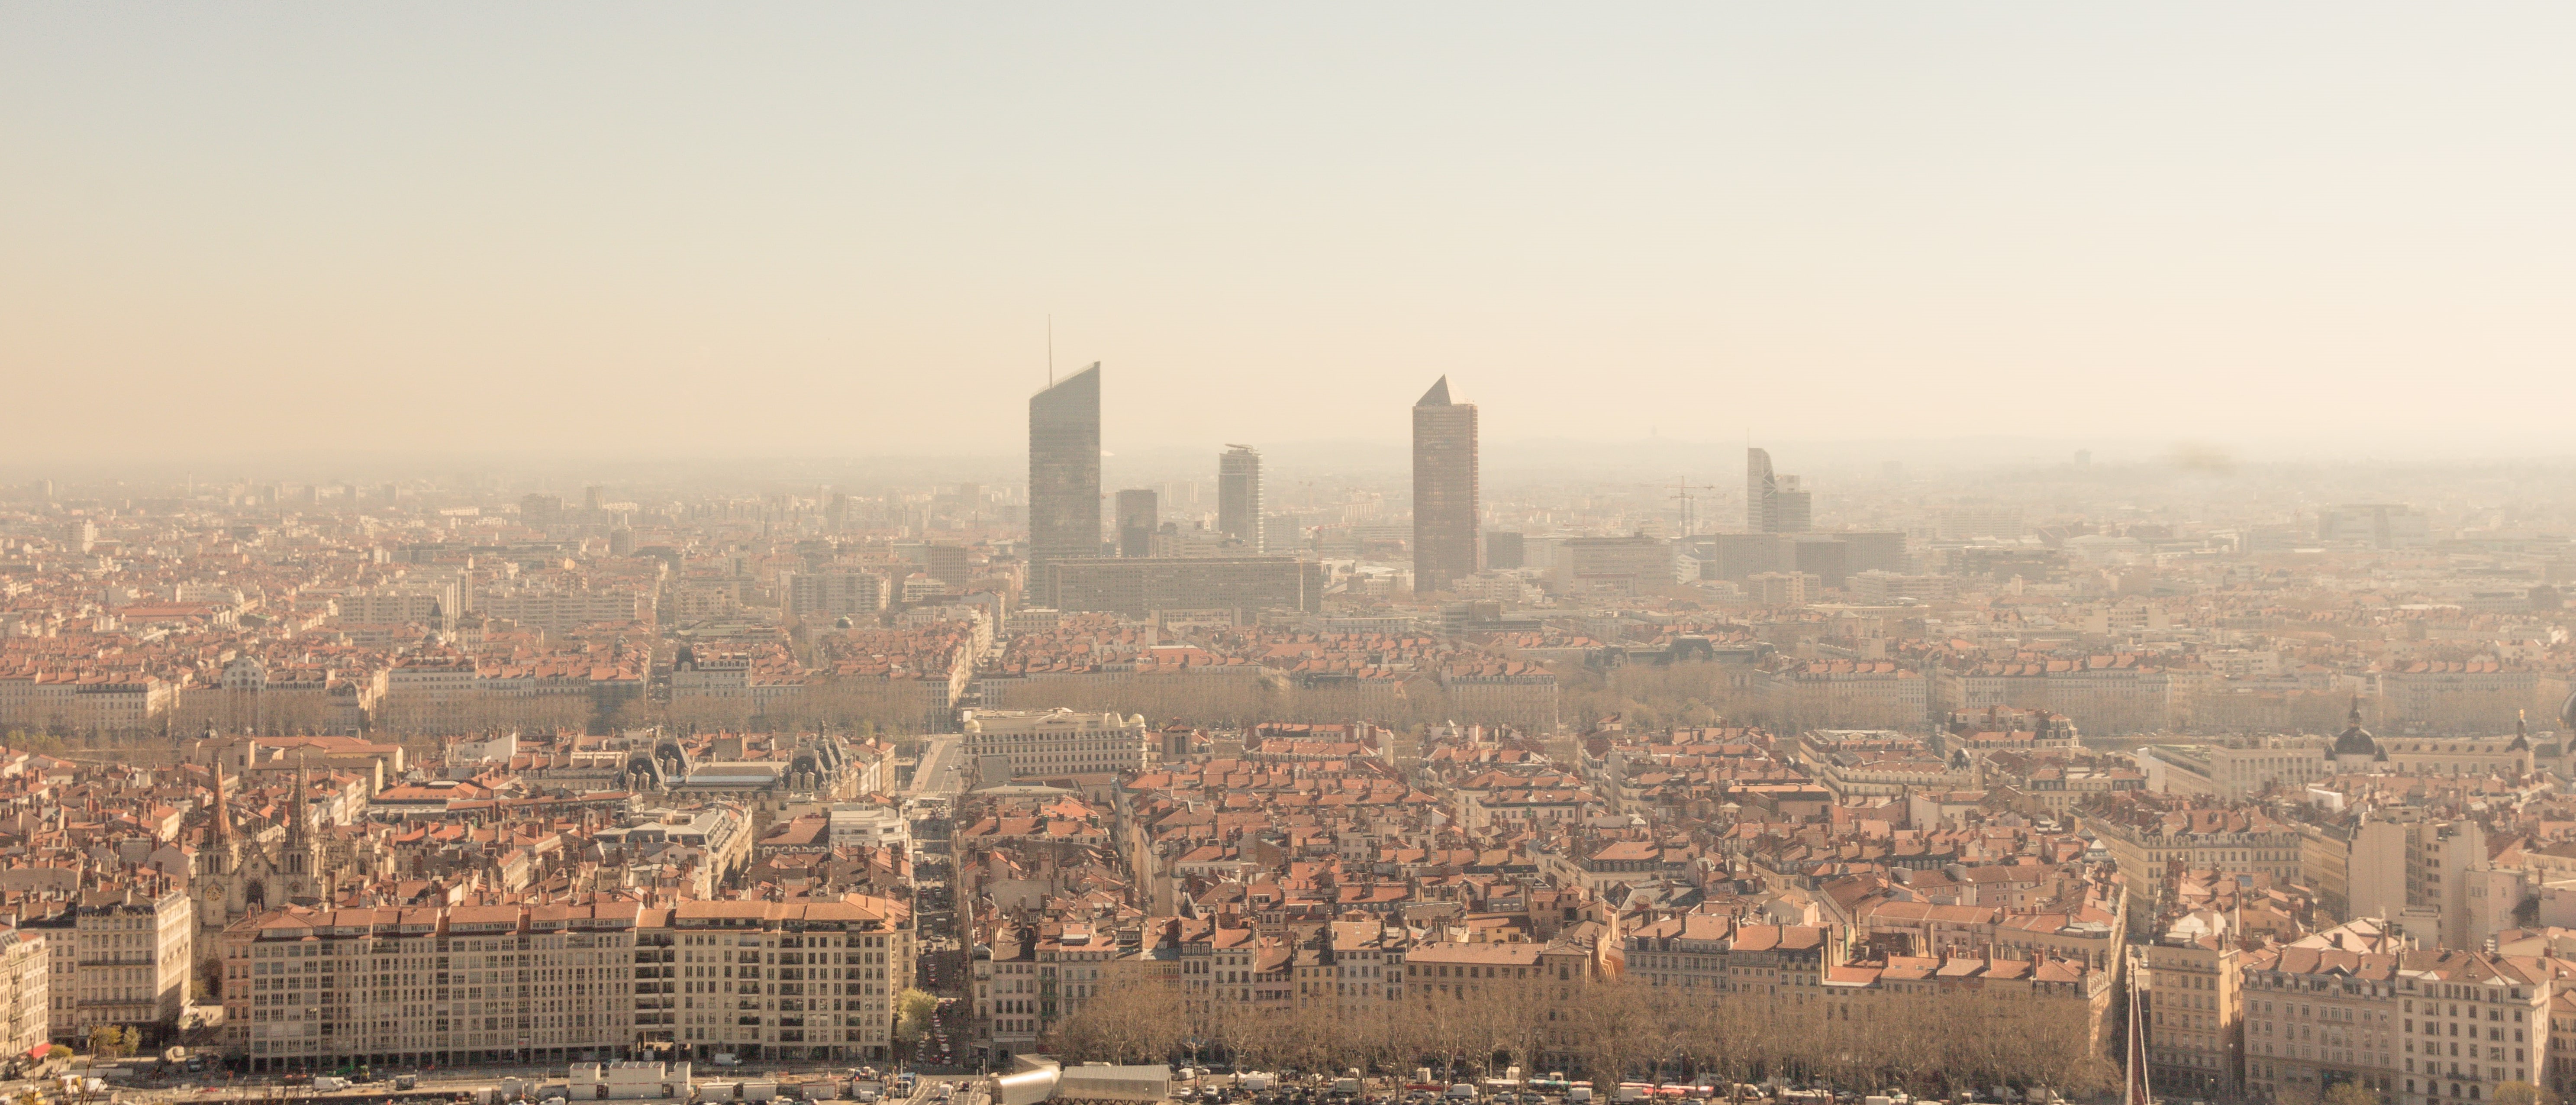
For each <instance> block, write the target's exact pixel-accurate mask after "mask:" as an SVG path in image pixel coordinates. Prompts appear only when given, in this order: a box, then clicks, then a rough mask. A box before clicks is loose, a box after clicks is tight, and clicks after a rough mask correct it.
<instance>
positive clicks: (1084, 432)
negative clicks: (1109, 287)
mask: <svg viewBox="0 0 2576 1105" xmlns="http://www.w3.org/2000/svg"><path fill="white" fill-rule="evenodd" d="M1098 555H1100V365H1099V363H1098V362H1093V363H1092V365H1091V367H1089V368H1086V369H1083V370H1082V371H1080V372H1077V373H1074V374H1073V375H1071V376H1067V377H1065V378H1064V379H1062V380H1058V381H1056V383H1055V385H1054V386H1053V387H1050V388H1048V389H1046V390H1045V391H1041V392H1039V393H1037V394H1036V395H1032V396H1030V397H1029V564H1030V565H1031V566H1033V567H1034V566H1037V565H1042V564H1045V563H1047V562H1049V561H1054V560H1064V559H1067V558H1071V557H1090V556H1098Z"/></svg>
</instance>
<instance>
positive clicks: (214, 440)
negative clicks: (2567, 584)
mask: <svg viewBox="0 0 2576 1105" xmlns="http://www.w3.org/2000/svg"><path fill="white" fill-rule="evenodd" d="M986 14H989V13H981V14H979V13H974V12H971V11H959V10H946V11H937V12H900V11H864V10H862V11H852V10H847V9H841V8H833V7H826V6H819V5H816V6H786V7H779V8H772V9H766V10H764V11H761V12H756V13H735V15H734V16H733V17H729V18H726V19H724V20H721V21H718V20H711V19H708V18H706V17H705V14H704V13H694V12H690V11H688V10H686V9H678V8H665V9H655V8H649V7H647V8H628V7H619V8H608V7H595V6H589V7H586V6H579V5H575V6H566V7H559V8H552V9H546V10H542V11H529V10H525V9H515V8H501V7H498V6H477V5H470V4H469V5H458V6H442V7H440V8H438V9H435V10H380V9H348V8H332V7H321V6H311V7H297V6H286V7H274V8H261V9H238V8H203V9H176V10H160V11H155V12H153V13H152V16H151V18H149V19H137V18H133V17H132V15H131V14H130V13H129V12H127V11H123V10H119V9H113V8H100V7H95V6H66V7H37V6H19V7H15V8H12V9H9V10H8V11H6V12H0V113H5V114H0V129H5V132H6V133H7V135H8V137H9V141H10V145H11V146H12V148H13V152H14V153H16V154H17V155H18V156H17V157H16V158H15V161H16V162H17V165H18V171H17V173H16V174H15V176H14V178H13V181H12V185H11V189H12V200H13V202H11V203H9V204H5V205H0V243H5V248H0V332H5V333H7V334H9V335H10V338H9V341H8V343H7V347H6V352H5V359H6V360H5V363H6V364H7V366H8V369H9V379H10V382H11V385H12V388H13V391H14V393H15V396H14V397H15V398H16V400H17V401H16V402H13V403H11V404H10V405H9V408H8V413H7V414H6V415H5V416H0V465H7V466H9V467H11V468H23V467H27V466H30V465H39V466H40V465H43V464H61V463H113V462H143V461H152V462H161V461H180V462H185V461H187V460H189V459H190V458H194V457H222V456H245V455H278V454H298V455H317V454H347V453H362V452H374V453H391V454H406V455H420V454H434V455H441V456H447V455H464V456H472V455H492V456H512V455H523V454H544V455H563V454H573V455H598V456H611V455H616V456H641V457H655V456H659V457H674V458H677V457H759V456H836V457H850V456H869V457H911V456H918V457H945V456H960V455H1009V454H1013V453H1016V452H1018V451H1019V449H1020V447H1021V446H1020V442H1021V439H1022V437H1023V435H1024V434H1025V426H1024V424H1023V422H1024V419H1023V404H1024V402H1025V399H1026V397H1027V396H1028V395H1029V394H1031V393H1033V392H1035V391H1037V390H1039V389H1040V388H1042V387H1044V386H1045V383H1046V378H1047V374H1048V371H1049V363H1050V358H1052V362H1053V366H1054V368H1055V370H1056V371H1059V372H1068V371H1071V370H1073V369H1075V368H1078V367H1079V366H1081V365H1084V364H1088V363H1090V362H1092V361H1095V360H1097V361H1101V362H1104V363H1105V366H1106V369H1105V371H1106V377H1105V380H1104V394H1103V404H1104V426H1103V437H1104V444H1105V447H1107V448H1108V449H1110V450H1112V451H1113V452H1114V451H1117V450H1120V449H1126V450H1131V451H1134V450H1145V449H1154V448H1163V447H1174V448H1180V447H1190V448H1195V447H1200V443H1202V442H1204V443H1208V444H1216V443H1223V442H1227V441H1252V442H1272V443H1277V442H1294V441H1367V442H1388V443H1401V442H1402V441H1403V439H1404V437H1405V433H1406V418H1407V417H1408V416H1407V413H1406V412H1407V410H1408V408H1409V406H1410V404H1411V402H1412V400H1413V399H1414V397H1415V396H1417V395H1418V394H1419V393H1420V392H1421V390H1422V389H1423V388H1424V387H1425V386H1427V385H1428V383H1429V382H1430V381H1431V380H1433V379H1435V378H1437V377H1439V376H1441V375H1444V374H1446V375H1448V376H1449V377H1450V378H1451V379H1452V381H1453V384H1454V386H1455V387H1456V388H1457V389H1458V393H1459V396H1460V398H1461V399H1462V400H1464V401H1469V402H1475V403H1477V404H1479V406H1480V408H1481V409H1482V411H1483V419H1484V424H1485V432H1486V434H1487V436H1488V439H1489V440H1490V441H1491V442H1492V443H1493V444H1494V446H1495V449H1496V451H1497V452H1499V451H1500V450H1501V449H1502V448H1503V447H1504V446H1505V445H1507V444H1508V443H1511V442H1515V441H1538V440H1563V441H1591V442H1628V441H1636V440H1642V439H1651V438H1668V439H1675V440H1682V441H1701V442H1707V443H1710V445H1711V446H1712V447H1717V446H1722V445H1729V444H1731V445H1733V446H1734V447H1738V448H1740V446H1741V444H1742V443H1744V442H1747V441H1758V442H1763V443H1768V444H1774V445H1777V444H1779V443H1784V442H1802V441H1804V442H1862V443H1866V442H1879V441H1895V442H1941V441H1949V440H1959V441H1977V440H1996V439H2005V440H2029V441H2042V442H2057V443H2065V444H2064V448H2076V447H2086V446H2087V443H2090V442H2094V441H2102V442H2134V443H2139V447H2138V448H2136V449H2135V450H2133V451H2134V452H2137V453H2138V454H2139V455H2154V454H2156V453H2159V452H2169V451H2172V450H2175V449H2177V448H2179V447H2181V446H2182V444H2183V443H2205V444H2206V445H2207V446H2208V447H2210V448H2214V449H2217V450H2220V451H2224V452H2227V453H2229V454H2232V455H2239V456H2262V455H2293V454H2296V455H2318V456H2337V457H2352V456H2475V457H2511V456H2558V455H2563V454H2564V453H2565V452H2566V449H2565V447H2564V446H2562V445H2561V444H2560V441H2561V440H2562V439H2561V437H2560V436H2559V426H2560V424H2561V423H2562V422H2563V416H2562V415H2561V414H2560V413H2559V412H2561V411H2563V410H2564V409H2565V405H2566V404H2565V400H2566V398H2567V390H2568V384H2567V382H2566V381H2567V378H2568V375H2567V373H2566V372H2565V366H2566V365H2567V364H2568V363H2569V362H2570V361H2571V359H2576V357H2571V354H2576V334H2570V333H2569V332H2568V331H2567V330H2566V328H2565V327H2564V326H2563V324H2562V323H2561V320H2562V319H2563V317H2564V315H2565V312H2566V307H2567V305H2568V300H2569V298H2570V292H2571V290H2576V260H2571V259H2576V249H2571V248H2569V247H2570V246H2571V245H2576V211H2571V209H2570V208H2569V207H2568V205H2566V204H2565V203H2564V201H2563V197H2564V196H2565V195H2567V194H2570V193H2576V155H2571V154H2570V153H2569V152H2568V150H2567V149H2566V146H2565V144H2564V143H2563V142H2558V141H2556V140H2555V134H2556V132H2557V129H2558V128H2557V122H2556V120H2555V119H2554V118H2553V113H2552V112H2551V111H2550V110H2549V109H2550V106H2551V105H2554V104H2557V103H2564V102H2567V100H2568V99H2569V98H2570V94H2571V93H2576V71H2570V70H2569V69H2567V67H2565V66H2563V65H2561V64H2559V63H2558V59H2559V58H2561V57H2563V55H2564V48H2565V46H2566V45H2567V44H2569V43H2570V42H2571V41H2576V14H2571V13H2570V12H2568V11H2565V10H2563V9H2559V8H2552V7H2542V6H2532V7H2524V8H2502V9H2482V10H2480V11H2478V12H2475V13H2459V12H2439V13H2436V12H2429V11H2428V12H2423V13H2418V14H2412V15H2410V14H2407V13H2353V12H2350V11H2337V12H2336V13H2335V14H2333V15H2332V16H2331V17H2327V16H2326V14H2325V9H2318V10H2316V11H2313V12H2301V11H2299V10H2298V9H2296V8H2295V7H2293V8H2270V9H2264V10H2260V11H2246V10H2242V9H2239V8H2236V7H2231V6H2222V5H2184V6H2179V7H2160V8H2158V9H2156V10H2154V11H2134V12H2115V11H2101V10H2089V9H2085V10H2076V9H2041V8H2027V7H2017V6H2010V5H1967V6H1962V7H1953V8H1945V9H1943V10H1941V11H1938V12H1933V11H1918V10H1906V9H1888V10H1884V11H1879V12H1875V13H1873V14H1871V15H1870V17H1869V18H1867V19H1865V20H1856V19H1854V18H1851V17H1850V15H1849V13H1837V12H1832V11H1826V10H1822V9H1813V8H1801V9H1778V10H1722V11H1720V10H1705V9H1697V8H1688V7H1670V8H1647V9H1635V10H1628V11H1621V12H1600V11H1573V10H1564V11H1558V10H1550V9H1545V8H1520V9H1514V8H1498V9H1497V8H1489V9H1479V10H1478V11H1477V13H1476V18H1475V19H1474V20H1473V21H1462V20H1459V19H1457V18H1455V17H1454V15H1453V14H1452V13H1449V12H1440V11H1429V10H1425V11H1385V10H1379V9H1368V8H1357V7H1353V8H1343V9H1333V8H1320V9H1318V8H1304V9H1299V10H1298V11H1295V12H1262V13H1240V12H1217V11H1207V10H1201V9H1190V8H1156V7H1123V8H1119V9H1115V10H1112V11H1108V12H1084V13H1074V12H1052V11H1027V12H1019V13H1014V14H1013V17H1012V18H1011V19H1008V20H994V19H991V18H985V17H984V15H986ZM2101 448H2104V449H2111V450H2114V451H2116V450H2117V449H2118V448H2122V447H2120V446H2111V445H2105V446H2101Z"/></svg>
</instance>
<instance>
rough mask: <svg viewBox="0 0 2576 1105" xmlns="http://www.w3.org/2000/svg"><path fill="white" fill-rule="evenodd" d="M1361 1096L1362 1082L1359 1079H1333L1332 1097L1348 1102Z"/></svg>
mask: <svg viewBox="0 0 2576 1105" xmlns="http://www.w3.org/2000/svg"><path fill="white" fill-rule="evenodd" d="M1359 1095H1360V1080H1359V1079H1357V1078H1336V1079H1333V1089H1332V1096H1334V1097H1337V1098H1342V1099H1345V1100H1347V1099H1349V1098H1354V1097H1358V1096H1359Z"/></svg>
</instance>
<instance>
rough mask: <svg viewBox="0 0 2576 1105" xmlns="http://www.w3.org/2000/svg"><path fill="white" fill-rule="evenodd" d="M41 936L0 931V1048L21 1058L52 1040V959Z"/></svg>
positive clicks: (25, 930)
mask: <svg viewBox="0 0 2576 1105" xmlns="http://www.w3.org/2000/svg"><path fill="white" fill-rule="evenodd" d="M46 952H47V949H46V940H45V935H44V934H43V933H41V932H36V931H33V930H29V929H22V928H0V1048H7V1049H8V1053H9V1054H11V1055H25V1054H26V1053H27V1052H28V1051H29V1050H30V1049H32V1048H34V1047H36V1046H37V1045H38V1044H43V1043H48V1042H50V1041H51V1039H52V1036H53V1001H52V995H53V973H54V965H53V962H52V957H51V956H50V955H48V954H46Z"/></svg>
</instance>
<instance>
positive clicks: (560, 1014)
mask: <svg viewBox="0 0 2576 1105" xmlns="http://www.w3.org/2000/svg"><path fill="white" fill-rule="evenodd" d="M223 941H224V947H223V955H222V957H221V959H220V961H219V965H220V967H221V970H222V977H223V983H224V986H223V993H224V1006H225V1028H224V1038H223V1045H224V1047H225V1050H227V1051H228V1052H230V1053H231V1054H232V1055H234V1056H235V1057H238V1058H241V1059H243V1060H245V1061H246V1062H247V1063H248V1065H249V1066H248V1069H250V1070H251V1071H254V1072H265V1071H280V1070H312V1069H324V1068H329V1067H337V1066H343V1065H347V1064H350V1063H354V1062H364V1063H373V1064H377V1065H387V1064H392V1065H419V1064H428V1063H438V1064H467V1063H494V1062H533V1063H547V1064H559V1063H567V1062H576V1061H583V1062H598V1061H605V1060H613V1059H617V1058H622V1057H624V1056H626V1055H628V1054H630V1053H634V1054H646V1053H650V1054H660V1055H673V1056H682V1057H696V1058H705V1057H708V1056H711V1055H713V1054H716V1053H719V1052H729V1053H732V1054H736V1055H740V1056H744V1057H746V1058H769V1059H780V1060H790V1061H793V1060H818V1061H828V1060H848V1059H883V1058H885V1057H886V1056H887V1055H888V1054H889V1050H888V1049H889V1048H890V1047H891V1046H892V1032H893V1012H892V1008H893V995H894V994H896V993H899V992H901V991H902V990H903V989H904V988H905V987H906V986H908V985H910V983H911V972H912V964H913V959H914V954H915V949H914V946H913V935H912V918H911V914H910V911H909V909H908V907H906V906H904V905H902V904H901V903H897V902H893V901H891V900H888V899H882V898H869V897H864V896H859V895H851V896H848V897H844V898H840V899H834V900H822V901H790V902H740V901H724V902H707V901H699V902H684V903H682V904H681V905H679V906H678V907H676V908H674V909H652V908H646V907H642V906H638V905H636V904H634V903H612V904H601V905H591V906H520V905H499V906H457V907H453V908H448V909H437V908H426V907H424V908H403V909H341V910H329V911H316V910H306V909H289V910H282V911H277V912H272V913H268V914H265V915H262V916H258V917H252V918H246V919H244V920H242V921H240V922H238V923H236V924H234V925H233V926H232V927H231V928H228V929H226V930H225V932H224V936H223Z"/></svg>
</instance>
